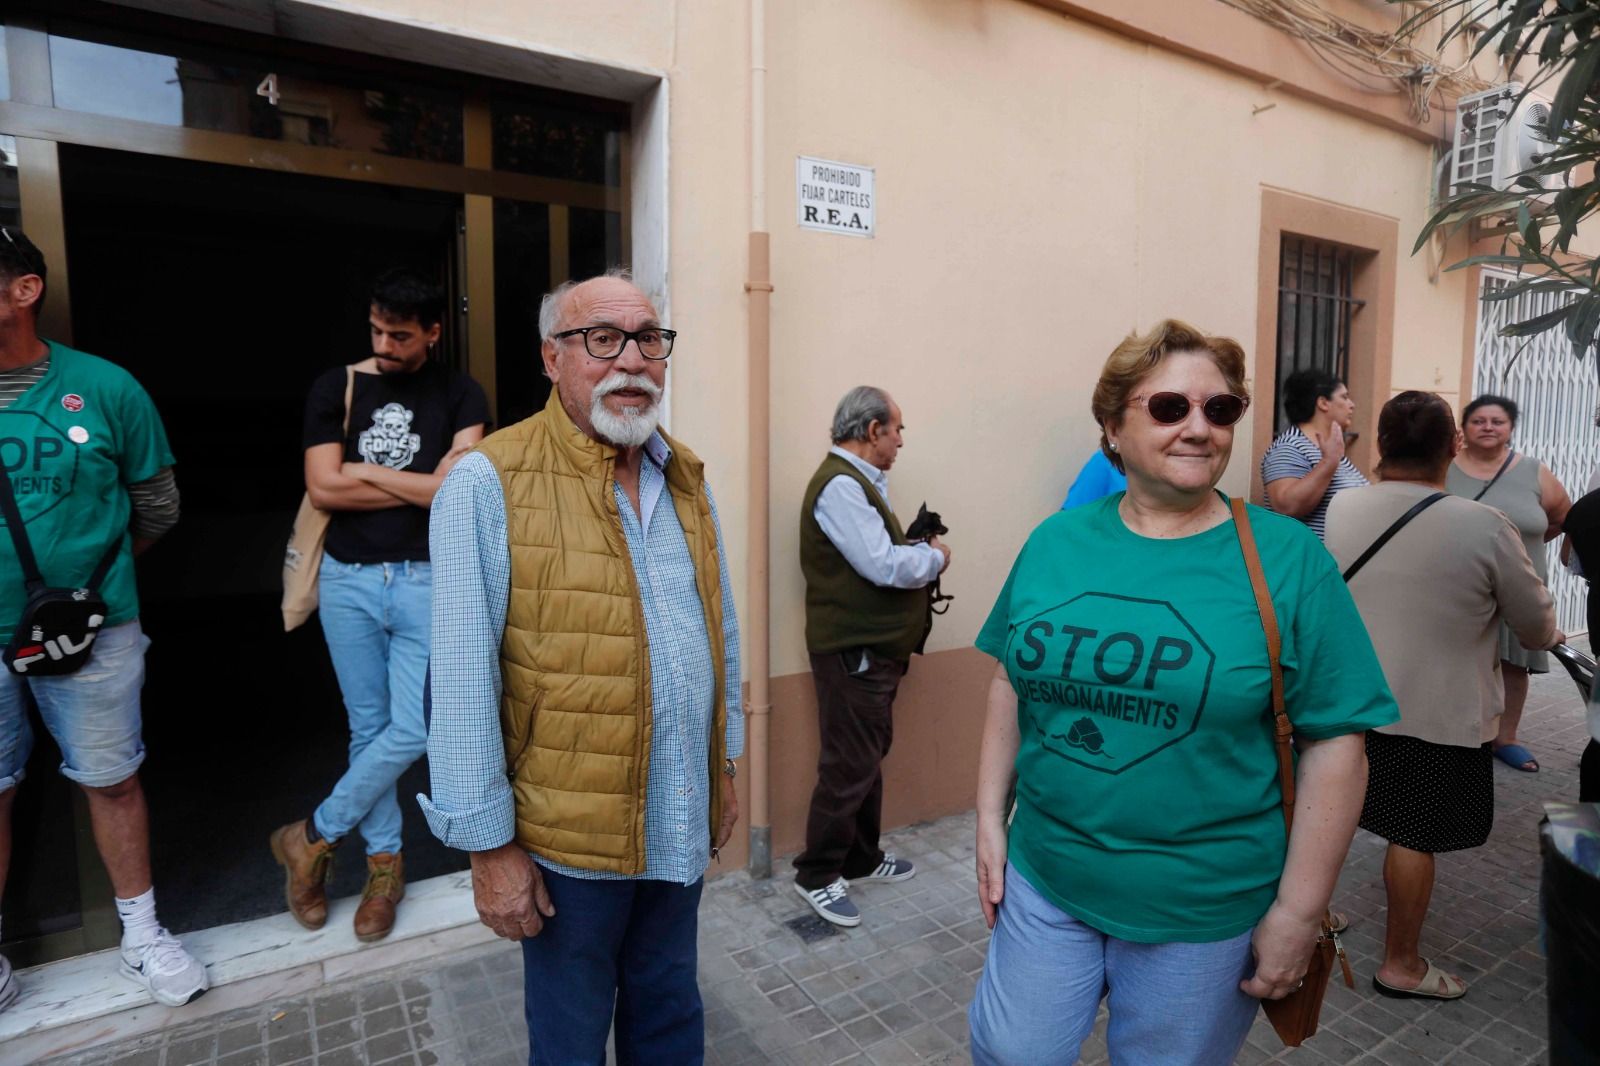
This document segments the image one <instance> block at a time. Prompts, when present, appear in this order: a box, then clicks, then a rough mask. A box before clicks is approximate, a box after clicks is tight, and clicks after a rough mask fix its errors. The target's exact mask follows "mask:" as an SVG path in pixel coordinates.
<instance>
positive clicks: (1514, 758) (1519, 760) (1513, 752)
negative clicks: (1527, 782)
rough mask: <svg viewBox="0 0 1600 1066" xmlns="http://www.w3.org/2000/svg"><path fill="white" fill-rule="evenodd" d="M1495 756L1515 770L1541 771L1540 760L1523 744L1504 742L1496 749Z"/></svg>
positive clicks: (1529, 772)
mask: <svg viewBox="0 0 1600 1066" xmlns="http://www.w3.org/2000/svg"><path fill="white" fill-rule="evenodd" d="M1494 757H1495V758H1496V759H1499V760H1500V761H1501V762H1503V763H1505V764H1506V765H1507V766H1509V767H1511V768H1512V769H1513V770H1521V771H1522V772H1523V773H1525V774H1536V773H1538V772H1539V760H1538V759H1535V758H1534V757H1533V753H1532V752H1530V751H1529V750H1528V749H1527V748H1525V747H1523V746H1522V745H1521V744H1502V745H1500V746H1499V747H1497V748H1495V749H1494Z"/></svg>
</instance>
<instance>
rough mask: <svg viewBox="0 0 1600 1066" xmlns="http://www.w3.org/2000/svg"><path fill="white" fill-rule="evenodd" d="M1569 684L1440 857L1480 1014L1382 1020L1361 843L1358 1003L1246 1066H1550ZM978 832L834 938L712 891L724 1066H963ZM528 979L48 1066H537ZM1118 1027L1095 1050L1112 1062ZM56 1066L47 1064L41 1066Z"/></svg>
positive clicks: (1448, 940)
mask: <svg viewBox="0 0 1600 1066" xmlns="http://www.w3.org/2000/svg"><path fill="white" fill-rule="evenodd" d="M1586 736H1587V734H1586V732H1585V728H1584V721H1583V714H1582V707H1581V705H1580V704H1579V702H1578V700H1577V697H1576V695H1575V693H1574V690H1573V687H1572V685H1571V683H1570V682H1569V681H1568V680H1567V678H1566V676H1565V675H1562V674H1552V675H1550V676H1547V677H1543V678H1537V679H1535V682H1534V686H1533V693H1532V695H1531V696H1530V699H1529V707H1528V714H1527V718H1526V720H1525V728H1524V730H1523V738H1524V740H1525V741H1526V742H1527V744H1528V747H1529V748H1530V749H1531V750H1533V751H1534V752H1535V753H1536V754H1537V755H1538V756H1539V757H1540V759H1541V761H1542V763H1543V767H1544V768H1543V770H1542V771H1541V772H1540V773H1538V774H1521V773H1518V772H1516V771H1514V770H1511V769H1510V768H1508V767H1504V766H1500V765H1498V764H1497V765H1496V767H1495V787H1496V808H1497V811H1496V821H1495V830H1494V834H1493V836H1492V837H1491V838H1490V841H1489V843H1488V845H1486V846H1485V847H1483V848H1480V849H1477V850H1475V851H1469V852H1462V853H1458V854H1455V855H1445V856H1440V859H1439V878H1438V885H1437V888H1436V889H1435V892H1434V897H1433V905H1432V909H1431V912H1430V918H1429V922H1428V926H1427V929H1426V932H1425V934H1424V943H1423V947H1424V953H1425V954H1427V955H1428V956H1430V957H1432V958H1435V959H1437V960H1439V961H1440V962H1441V964H1443V965H1444V966H1445V967H1446V968H1448V969H1450V970H1451V971H1452V972H1455V973H1458V974H1460V975H1461V976H1462V977H1464V978H1465V979H1466V980H1467V982H1468V983H1469V984H1470V985H1471V991H1470V993H1469V994H1468V996H1467V997H1466V999H1465V1000H1462V1001H1460V1002H1456V1003H1440V1004H1430V1003H1424V1002H1419V1001H1402V1000H1387V999H1382V998H1380V997H1378V996H1377V995H1376V994H1374V993H1373V991H1372V989H1371V985H1370V981H1371V977H1372V972H1373V970H1374V968H1375V965H1376V962H1375V960H1376V958H1377V956H1378V955H1379V953H1380V952H1381V947H1382V939H1383V913H1384V897H1383V887H1382V875H1381V864H1382V860H1383V843H1382V841H1380V840H1377V839H1376V838H1374V837H1371V836H1368V835H1367V834H1364V833H1363V834H1360V835H1359V836H1358V837H1357V839H1356V842H1355V846H1354V848H1353V849H1352V851H1351V857H1350V862H1349V863H1348V864H1347V865H1346V867H1345V870H1344V874H1343V877H1342V878H1341V881H1340V886H1339V891H1338V894H1337V896H1336V897H1335V905H1336V906H1338V907H1340V908H1341V909H1343V910H1345V911H1346V912H1348V913H1349V915H1350V919H1351V928H1350V931H1349V933H1348V934H1347V935H1346V937H1345V943H1346V945H1347V947H1348V949H1349V952H1350V956H1351V962H1352V963H1353V964H1354V966H1355V971H1356V977H1357V984H1356V989H1355V990H1354V991H1353V992H1352V991H1349V990H1347V989H1345V988H1344V986H1343V985H1342V984H1341V983H1339V982H1337V981H1335V983H1334V985H1333V987H1332V989H1331V990H1330V992H1329V994H1328V1000H1327V1003H1326V1005H1325V1007H1324V1014H1323V1025H1322V1031H1321V1032H1320V1033H1319V1034H1318V1035H1317V1036H1316V1037H1315V1038H1313V1039H1312V1041H1311V1042H1309V1043H1308V1044H1307V1045H1306V1046H1305V1047H1304V1048H1301V1049H1299V1050H1296V1051H1286V1050H1285V1049H1284V1048H1283V1047H1282V1046H1281V1044H1279V1043H1278V1042H1277V1040H1276V1038H1275V1037H1274V1036H1273V1034H1272V1031H1271V1029H1270V1028H1268V1027H1267V1026H1266V1024H1265V1022H1264V1021H1258V1022H1257V1025H1256V1028H1255V1030H1254V1031H1253V1032H1252V1034H1251V1036H1250V1041H1249V1043H1248V1044H1247V1045H1246V1047H1245V1049H1244V1052H1243V1054H1242V1055H1241V1056H1240V1058H1239V1061H1240V1062H1241V1063H1246V1064H1254V1063H1263V1062H1284V1063H1292V1064H1296V1066H1316V1064H1321V1063H1330V1062H1332V1063H1353V1062H1361V1063H1364V1064H1368V1066H1378V1064H1382V1066H1410V1064H1417V1066H1421V1064H1430V1066H1431V1064H1435V1063H1446V1062H1448V1063H1453V1064H1459V1066H1483V1064H1489V1066H1524V1064H1528V1063H1535V1062H1539V1061H1542V1059H1543V1056H1544V1050H1545V1006H1544V988H1545V978H1544V960H1543V958H1542V957H1541V956H1540V954H1539V944H1538V879H1539V872H1538V836H1537V831H1536V826H1537V824H1538V821H1539V818H1540V817H1541V816H1542V811H1541V809H1540V803H1541V802H1542V801H1543V800H1545V799H1566V798H1575V797H1576V795H1577V764H1578V754H1579V752H1581V751H1582V749H1583V745H1584V743H1585V740H1586ZM972 836H973V829H972V818H971V816H970V815H964V816H957V817H953V818H948V819H945V820H943V821H940V822H936V823H933V824H929V825H923V826H916V827H913V828H910V829H906V830H902V831H899V832H897V833H894V834H893V835H892V840H891V841H890V844H891V846H892V847H894V848H895V849H896V850H897V851H898V852H899V853H900V854H902V855H906V856H909V857H911V858H913V859H915V860H916V861H917V863H918V871H919V872H918V875H917V877H916V878H914V879H913V880H911V881H907V882H903V883H901V884H890V885H874V886H870V887H864V888H862V889H859V890H858V891H857V893H856V894H855V895H856V898H857V899H858V901H859V903H860V904H861V907H862V910H863V912H864V914H865V916H866V920H865V921H864V922H863V924H862V925H861V926H860V928H858V929H854V930H848V931H846V930H837V929H834V928H833V927H831V926H827V925H825V924H824V923H822V922H821V921H820V920H818V919H816V918H814V917H811V916H810V912H809V910H807V909H806V907H805V905H804V904H803V903H802V902H801V901H800V900H799V899H798V898H797V897H796V896H795V894H794V893H793V891H792V889H791V888H790V882H789V880H788V879H787V877H784V876H782V873H783V871H784V870H785V869H786V867H781V868H780V871H779V873H780V876H779V877H778V878H777V879H774V880H773V881H770V882H752V881H751V880H750V879H749V878H748V877H747V876H745V875H744V874H742V873H739V874H731V875H728V876H725V877H722V878H718V879H717V880H715V881H713V882H712V883H711V884H710V885H709V886H708V887H707V889H706V894H705V903H704V907H703V909H702V912H701V924H700V948H701V987H702V990H703V992H704V995H705V1001H706V1030H707V1033H706V1040H707V1056H706V1057H707V1061H708V1062H709V1063H713V1064H733V1063H793V1064H803V1066H823V1064H828V1063H845V1062H848V1063H856V1064H861V1066H866V1064H869V1063H883V1064H887V1063H915V1062H925V1063H963V1062H967V1061H969V1060H968V1056H967V1052H966V1018H965V1008H966V1004H967V1003H968V1002H969V1001H970V999H971V995H972V989H973V985H974V983H975V982H976V980H977V975H978V973H979V971H980V969H981V968H982V965H983V952H984V949H985V945H986V943H987V939H988V933H987V930H985V928H984V926H983V922H982V919H981V918H980V917H979V914H978V910H977V904H976V901H975V900H974V898H973V893H974V889H973V882H972ZM520 966H521V960H520V956H519V955H518V953H517V950H516V948H515V947H513V946H511V945H491V946H488V947H485V948H478V949H475V950H473V951H471V952H468V953H465V954H462V955H458V956H456V957H454V958H450V959H447V960H444V961H438V962H436V963H435V964H433V965H430V966H428V967H427V968H424V969H419V970H417V971H415V972H396V973H390V974H388V975H386V976H381V977H378V978H368V979H365V980H363V981H361V982H360V983H356V984H352V985H350V986H346V987H338V988H333V989H330V990H326V991H324V992H322V993H321V994H319V995H317V996H315V997H312V998H301V999H293V1000H286V1001H284V1002H274V1003H266V1004H263V1005H262V1006H260V1007H259V1008H253V1009H250V1010H244V1011H238V1012H234V1013H232V1014H226V1015H221V1016H218V1017H215V1018H211V1019H207V1020H205V1021H203V1022H199V1023H195V1024H192V1025H184V1024H183V1015H182V1012H181V1011H177V1012H174V1013H173V1016H172V1017H173V1025H172V1027H171V1028H169V1029H167V1030H166V1031H164V1032H163V1033H161V1034H160V1035H159V1036H155V1037H145V1038H143V1039H141V1040H138V1041H133V1042H129V1043H127V1044H123V1045H112V1046H107V1047H104V1048H101V1049H99V1050H97V1051H94V1052H91V1053H88V1054H85V1055H80V1056H76V1057H73V1058H70V1059H55V1060H52V1061H51V1063H50V1064H48V1066H103V1064H109V1063H117V1064H122V1066H190V1064H206V1066H211V1064H216V1066H255V1064H271V1066H280V1064H284V1066H286V1064H295V1066H313V1064H315V1066H359V1064H367V1066H379V1064H383V1066H389V1064H393V1066H413V1064H422V1066H453V1064H466V1066H502V1064H503V1066H520V1064H521V1063H524V1062H526V1061H527V1059H526V1056H527V1036H526V1030H525V1028H524V1026H523V1021H522V987H521V972H520ZM1103 1024H1104V1019H1103V1018H1102V1024H1101V1027H1100V1028H1098V1029H1097V1031H1096V1034H1095V1035H1094V1036H1093V1037H1091V1038H1090V1040H1089V1042H1088V1044H1087V1045H1086V1046H1085V1048H1084V1061H1085V1062H1086V1063H1094V1064H1098V1063H1103V1062H1105V1060H1106V1054H1105V1044H1104V1040H1103V1038H1102V1035H1103ZM42 1066H43V1064H42Z"/></svg>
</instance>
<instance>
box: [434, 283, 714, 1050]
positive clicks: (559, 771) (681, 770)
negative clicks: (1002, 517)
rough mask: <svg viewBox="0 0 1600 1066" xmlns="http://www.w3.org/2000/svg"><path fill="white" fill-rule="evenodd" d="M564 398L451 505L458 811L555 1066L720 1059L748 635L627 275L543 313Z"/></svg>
mask: <svg viewBox="0 0 1600 1066" xmlns="http://www.w3.org/2000/svg"><path fill="white" fill-rule="evenodd" d="M539 333H540V336H542V337H543V338H544V343H543V352H544V369H545V373H546V374H547V375H549V377H550V379H551V380H552V381H553V382H554V383H555V388H554V390H553V391H552V393H551V396H550V402H549V403H548V404H547V405H546V407H545V409H544V410H543V411H542V412H540V413H539V414H536V415H534V416H533V417H532V418H529V419H526V420H524V421H522V422H519V423H517V424H516V425H514V426H510V427H507V428H506V429H503V430H501V431H499V432H498V433H495V434H492V435H491V436H489V437H488V438H486V439H485V440H484V441H483V443H482V444H480V445H479V446H478V447H477V448H476V449H474V450H473V451H472V452H471V453H470V454H468V455H467V456H466V457H465V458H463V459H462V460H461V461H460V462H459V463H457V464H456V466H455V467H454V469H452V470H451V472H450V474H449V476H448V477H446V478H445V482H444V484H443V485H442V486H441V487H440V489H439V492H438V494H437V496H436V497H435V498H434V503H433V513H432V517H431V520H430V523H429V541H430V547H431V554H432V559H433V578H434V581H433V646H432V647H433V657H432V666H431V670H432V680H431V686H432V687H431V690H430V692H431V697H432V698H431V708H432V720H431V725H430V730H429V737H428V760H429V764H430V769H431V771H432V784H433V796H432V798H431V799H427V798H423V797H419V799H420V800H421V802H422V807H423V811H424V813H425V814H426V815H427V818H428V824H429V826H430V827H431V828H432V829H433V831H434V833H435V835H437V836H438V837H439V839H440V840H442V841H443V842H444V843H445V844H447V845H449V846H450V847H455V848H460V849H462V850H464V851H469V852H471V853H472V887H473V893H474V895H475V897H476V902H477V907H478V915H479V917H480V918H482V920H483V922H484V924H486V925H488V926H489V928H491V929H493V930H494V931H495V932H496V933H498V934H499V935H500V936H503V937H507V938H509V939H512V940H520V941H521V942H522V955H523V980H524V987H525V990H526V991H525V1013H526V1015H527V1019H528V1035H529V1041H530V1045H531V1046H530V1052H531V1060H532V1061H535V1062H550V1063H568V1062H603V1061H604V1060H605V1054H606V1037H607V1034H608V1033H610V1032H612V1030H613V1020H614V1021H615V1027H614V1029H615V1037H616V1052H617V1058H618V1060H619V1061H621V1062H652V1063H653V1062H663V1063H667V1062H670V1063H691V1064H692V1063H698V1062H700V1061H702V1059H703V1057H704V1051H705V1026H704V1013H703V1010H702V1007H701V1001H700V992H699V988H698V985H697V984H696V972H695V971H696V966H695V959H696V955H695V946H696V930H697V927H698V922H697V908H698V905H699V901H700V889H701V886H702V884H703V882H704V876H705V872H706V865H707V863H709V862H710V861H711V858H712V857H713V856H714V855H716V853H717V849H719V848H721V847H722V846H723V845H724V844H726V843H727V840H728V837H729V835H730V834H731V833H732V831H733V823H734V820H735V819H736V818H737V817H738V804H737V802H736V800H735V799H734V789H733V774H734V762H733V760H734V759H735V758H737V757H738V756H739V755H740V753H741V751H742V748H743V744H744V720H743V718H742V716H741V714H740V707H739V634H738V627H737V623H736V622H735V621H734V611H733V598H732V592H731V590H730V586H729V582H728V571H727V562H726V559H725V558H724V553H723V550H722V533H721V529H720V528H719V526H718V523H717V514H716V506H715V504H714V503H713V502H712V498H711V492H710V488H709V486H708V485H707V483H706V479H705V474H704V468H703V466H702V465H701V463H700V460H698V459H696V458H695V456H694V454H693V453H692V452H690V451H689V449H687V448H685V447H684V446H683V445H682V444H680V443H679V442H678V441H676V440H674V439H672V438H671V437H669V436H667V435H666V434H665V433H662V432H661V431H660V430H658V429H657V428H656V425H657V421H658V419H659V416H660V404H661V396H662V385H663V382H664V380H665V377H666V360H667V357H668V356H670V355H671V354H672V350H673V342H674V340H675V339H676V338H677V333H676V332H675V331H673V330H670V329H666V328H664V327H663V326H662V324H661V321H660V319H659V318H658V317H657V314H656V310H655V308H654V306H652V304H651V302H650V300H649V298H648V297H646V296H645V294H644V293H643V292H641V291H640V290H639V289H638V288H637V287H636V286H634V284H633V283H632V281H631V280H630V279H629V278H628V277H627V276H626V275H625V274H622V273H620V272H616V273H611V274H607V275H605V276H603V277H599V278H590V279H589V280H587V281H584V282H581V283H576V284H564V285H562V286H560V287H559V288H557V289H556V290H555V292H553V293H551V294H550V295H549V296H547V297H545V300H544V303H543V305H542V306H541V308H540V311H539Z"/></svg>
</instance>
